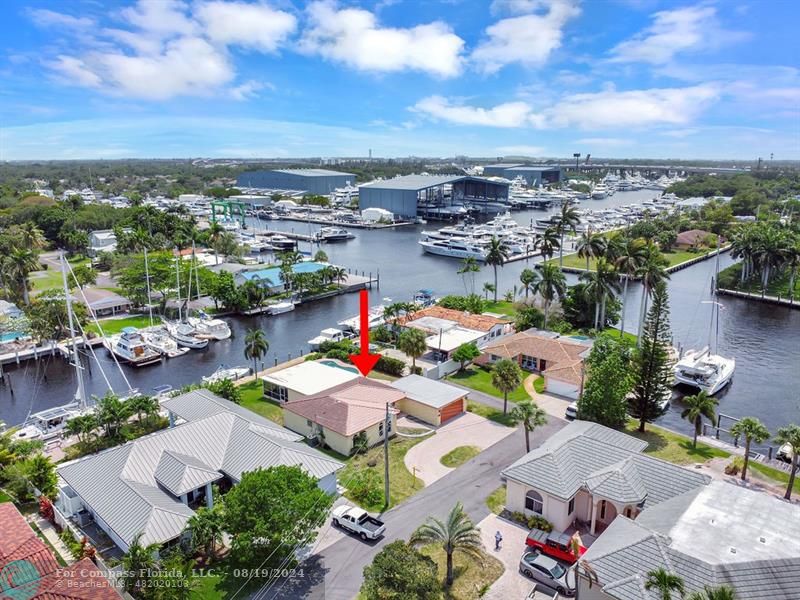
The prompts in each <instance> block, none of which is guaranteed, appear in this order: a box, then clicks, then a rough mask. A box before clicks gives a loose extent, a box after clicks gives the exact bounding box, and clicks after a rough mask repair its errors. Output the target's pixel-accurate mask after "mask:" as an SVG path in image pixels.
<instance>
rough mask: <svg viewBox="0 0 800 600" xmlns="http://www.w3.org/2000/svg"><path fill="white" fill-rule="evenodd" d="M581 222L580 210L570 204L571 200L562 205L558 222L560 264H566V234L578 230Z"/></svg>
mask: <svg viewBox="0 0 800 600" xmlns="http://www.w3.org/2000/svg"><path fill="white" fill-rule="evenodd" d="M580 222H581V218H580V216H578V211H577V210H576V209H575V207H573V206H572V205H570V203H569V202H564V203H563V204H562V205H561V214H560V215H559V217H558V222H557V223H556V231H557V232H558V236H559V240H558V266H559V267H563V266H564V234H565V233H566V232H567V231H568V230H569V231H571V232H572V233H573V234H574V233H576V232H577V229H576V227H577V226H578V223H580Z"/></svg>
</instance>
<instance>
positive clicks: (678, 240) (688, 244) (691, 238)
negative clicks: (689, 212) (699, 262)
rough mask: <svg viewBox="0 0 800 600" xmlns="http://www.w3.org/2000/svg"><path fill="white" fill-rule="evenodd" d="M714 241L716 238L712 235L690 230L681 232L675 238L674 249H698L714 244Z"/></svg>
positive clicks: (706, 232)
mask: <svg viewBox="0 0 800 600" xmlns="http://www.w3.org/2000/svg"><path fill="white" fill-rule="evenodd" d="M715 239H716V236H715V235H714V234H713V233H709V232H708V231H703V230H702V229H690V230H688V231H681V232H680V233H679V234H678V235H677V236H676V237H675V247H676V248H680V249H681V250H688V249H689V248H699V247H700V246H709V245H711V244H714V243H715ZM712 240H714V241H712Z"/></svg>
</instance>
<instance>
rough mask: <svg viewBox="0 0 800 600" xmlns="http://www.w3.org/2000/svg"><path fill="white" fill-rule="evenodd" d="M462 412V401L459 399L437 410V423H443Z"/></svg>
mask: <svg viewBox="0 0 800 600" xmlns="http://www.w3.org/2000/svg"><path fill="white" fill-rule="evenodd" d="M463 412H464V399H463V398H459V399H458V400H456V401H455V402H451V403H450V404H447V405H445V406H443V407H442V408H440V409H439V423H440V424H441V423H444V422H445V421H448V420H450V419H452V418H453V417H457V416H458V415H460V414H461V413H463Z"/></svg>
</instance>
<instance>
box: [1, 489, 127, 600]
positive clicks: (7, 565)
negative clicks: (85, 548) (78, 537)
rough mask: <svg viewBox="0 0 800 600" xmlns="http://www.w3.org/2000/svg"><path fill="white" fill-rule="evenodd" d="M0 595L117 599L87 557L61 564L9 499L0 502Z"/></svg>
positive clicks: (11, 598) (30, 599)
mask: <svg viewBox="0 0 800 600" xmlns="http://www.w3.org/2000/svg"><path fill="white" fill-rule="evenodd" d="M0 598H3V599H4V600H5V599H8V600H17V599H19V600H22V599H24V600H88V599H89V598H91V599H92V600H119V599H120V595H119V594H118V593H117V590H116V589H115V588H114V586H113V585H112V584H111V583H110V582H109V581H108V579H106V578H105V576H104V575H103V573H102V571H101V569H100V568H99V567H98V566H96V565H95V564H94V563H93V562H92V561H91V560H89V559H88V558H84V559H82V560H79V561H77V562H75V563H73V564H72V565H69V566H66V567H62V566H61V565H60V564H59V563H58V561H57V560H56V557H55V556H54V555H53V552H52V551H51V550H50V547H49V546H48V545H47V544H46V543H45V542H44V541H43V540H42V539H41V538H39V536H38V535H37V534H36V533H35V532H34V531H33V529H31V526H30V525H28V522H27V521H26V520H25V517H23V516H22V513H20V512H19V510H17V507H16V506H14V505H13V504H12V503H11V502H3V503H2V504H0Z"/></svg>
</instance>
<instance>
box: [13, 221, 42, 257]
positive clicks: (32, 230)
mask: <svg viewBox="0 0 800 600" xmlns="http://www.w3.org/2000/svg"><path fill="white" fill-rule="evenodd" d="M19 234H20V240H21V241H22V247H23V248H25V249H27V250H33V251H36V250H41V249H42V248H44V245H45V244H46V243H47V240H46V239H45V237H44V234H43V233H42V230H41V229H39V228H38V227H37V226H36V224H35V223H33V222H32V221H25V222H24V223H22V224H21V225H19Z"/></svg>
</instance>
